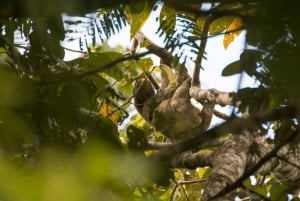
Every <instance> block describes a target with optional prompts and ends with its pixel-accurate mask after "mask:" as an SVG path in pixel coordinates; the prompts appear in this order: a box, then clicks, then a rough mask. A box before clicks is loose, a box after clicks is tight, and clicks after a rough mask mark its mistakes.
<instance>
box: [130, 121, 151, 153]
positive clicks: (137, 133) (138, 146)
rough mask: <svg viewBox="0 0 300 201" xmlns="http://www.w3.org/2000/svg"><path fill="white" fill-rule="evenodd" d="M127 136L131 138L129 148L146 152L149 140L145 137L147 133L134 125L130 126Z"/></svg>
mask: <svg viewBox="0 0 300 201" xmlns="http://www.w3.org/2000/svg"><path fill="white" fill-rule="evenodd" d="M127 136H128V138H129V142H128V147H129V149H132V150H142V151H143V150H146V148H147V145H148V140H147V138H146V136H145V132H144V131H143V130H142V129H140V128H138V127H135V126H133V125H129V126H128V128H127Z"/></svg>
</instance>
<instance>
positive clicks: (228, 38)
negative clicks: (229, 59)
mask: <svg viewBox="0 0 300 201" xmlns="http://www.w3.org/2000/svg"><path fill="white" fill-rule="evenodd" d="M242 25H243V21H242V19H241V18H239V17H235V18H234V19H233V21H232V23H231V24H230V25H229V27H228V28H227V29H226V30H225V31H226V32H230V33H227V34H225V36H224V39H223V46H224V48H225V49H227V47H228V46H229V45H230V44H231V43H232V42H233V41H234V39H235V37H237V36H238V35H240V33H241V32H242V30H239V29H241V27H242ZM235 30H236V31H235Z"/></svg>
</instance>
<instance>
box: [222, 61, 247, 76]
mask: <svg viewBox="0 0 300 201" xmlns="http://www.w3.org/2000/svg"><path fill="white" fill-rule="evenodd" d="M241 72H242V69H241V62H240V61H234V62H232V63H231V64H228V65H227V66H226V67H225V68H224V69H223V71H222V76H231V75H234V74H238V73H241Z"/></svg>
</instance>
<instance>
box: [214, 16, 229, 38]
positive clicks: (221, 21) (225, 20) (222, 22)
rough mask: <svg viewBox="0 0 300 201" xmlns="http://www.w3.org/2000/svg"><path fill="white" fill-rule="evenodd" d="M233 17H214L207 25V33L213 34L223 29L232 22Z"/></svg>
mask: <svg viewBox="0 0 300 201" xmlns="http://www.w3.org/2000/svg"><path fill="white" fill-rule="evenodd" d="M233 19H234V17H232V16H225V17H221V18H218V19H216V20H215V21H213V22H212V23H211V24H210V26H209V34H211V35H214V34H218V33H221V32H223V31H225V30H226V29H227V28H228V27H229V26H230V25H231V23H232V21H233Z"/></svg>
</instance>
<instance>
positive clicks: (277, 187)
mask: <svg viewBox="0 0 300 201" xmlns="http://www.w3.org/2000/svg"><path fill="white" fill-rule="evenodd" d="M286 188H287V186H286V185H282V184H278V183H275V184H273V185H272V187H271V189H270V200H274V201H275V200H276V201H284V200H286V199H287V198H286V197H285V196H283V195H285V192H286Z"/></svg>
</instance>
